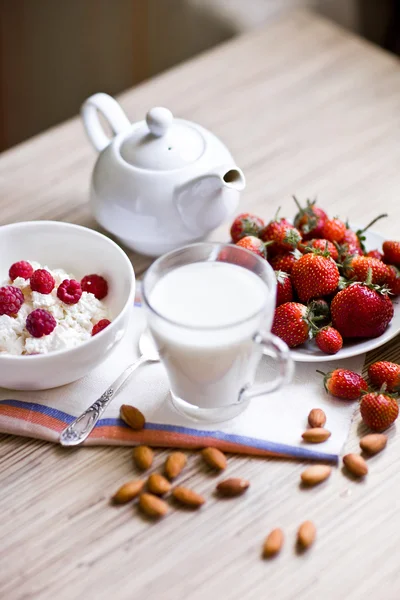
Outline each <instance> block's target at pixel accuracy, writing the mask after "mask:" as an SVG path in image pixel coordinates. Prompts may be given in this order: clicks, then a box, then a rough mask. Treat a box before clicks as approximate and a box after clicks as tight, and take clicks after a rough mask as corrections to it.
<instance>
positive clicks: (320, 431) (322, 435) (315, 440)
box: [301, 427, 331, 444]
mask: <svg viewBox="0 0 400 600" xmlns="http://www.w3.org/2000/svg"><path fill="white" fill-rule="evenodd" d="M301 437H302V438H303V440H304V441H305V442H308V443H309V444H320V443H321V442H325V441H326V440H327V439H328V438H329V437H331V432H330V431H328V430H327V429H324V428H323V427H313V428H312V429H307V430H306V431H305V432H304V433H303V435H302V436H301Z"/></svg>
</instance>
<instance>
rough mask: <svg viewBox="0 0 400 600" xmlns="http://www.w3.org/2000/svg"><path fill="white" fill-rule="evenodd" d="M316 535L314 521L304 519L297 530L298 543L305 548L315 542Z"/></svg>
mask: <svg viewBox="0 0 400 600" xmlns="http://www.w3.org/2000/svg"><path fill="white" fill-rule="evenodd" d="M316 535H317V530H316V528H315V525H314V523H313V522H312V521H304V523H302V524H301V525H300V527H299V529H298V532H297V544H298V545H299V546H300V548H303V549H304V550H305V549H306V548H309V547H310V546H311V545H312V544H313V542H314V540H315V536H316Z"/></svg>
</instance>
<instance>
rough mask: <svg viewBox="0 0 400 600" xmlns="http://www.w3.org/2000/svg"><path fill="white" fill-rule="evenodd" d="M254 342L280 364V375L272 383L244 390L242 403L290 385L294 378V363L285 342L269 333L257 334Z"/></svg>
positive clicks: (241, 396) (266, 354) (260, 332)
mask: <svg viewBox="0 0 400 600" xmlns="http://www.w3.org/2000/svg"><path fill="white" fill-rule="evenodd" d="M253 341H254V343H255V344H258V345H260V346H262V347H263V354H264V355H265V356H270V357H271V358H273V359H274V360H275V361H276V362H277V363H278V374H277V376H276V377H275V379H273V380H272V381H268V382H267V383H261V384H258V385H253V386H251V387H249V388H247V389H245V390H243V392H242V393H241V395H240V401H243V400H249V399H250V398H254V397H255V396H261V395H262V394H270V393H271V392H274V391H275V390H277V389H278V388H280V387H281V386H283V385H286V384H287V383H290V382H291V381H292V378H293V373H294V362H293V359H292V357H291V356H290V350H289V348H288V346H287V345H286V344H285V342H284V341H282V340H281V339H280V338H278V337H277V336H276V335H273V334H272V333H269V332H268V331H259V332H258V333H256V334H255V336H254V338H253Z"/></svg>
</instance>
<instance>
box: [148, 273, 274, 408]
mask: <svg viewBox="0 0 400 600" xmlns="http://www.w3.org/2000/svg"><path fill="white" fill-rule="evenodd" d="M149 300H150V304H151V306H152V307H153V309H155V311H156V312H157V313H158V314H159V315H161V316H162V317H164V318H160V317H158V316H156V315H155V314H154V313H150V314H149V326H150V328H151V331H152V333H153V336H154V339H155V340H156V343H157V346H158V348H159V351H160V355H161V357H162V360H163V362H164V364H165V366H166V368H167V371H168V375H169V379H170V384H171V391H172V393H173V395H174V396H175V397H176V398H178V399H182V400H184V401H186V402H188V403H190V404H193V405H195V406H197V407H200V408H218V407H222V406H226V405H230V404H234V403H235V402H237V400H238V398H239V395H240V392H241V390H242V389H243V388H245V387H247V386H248V385H250V384H252V383H253V381H254V377H255V371H256V368H257V365H258V362H259V360H260V357H261V347H260V346H259V345H257V344H255V343H254V342H253V341H252V338H253V336H254V334H255V333H256V332H257V331H258V330H260V329H264V330H267V331H270V328H271V323H272V318H273V312H274V305H275V289H273V290H269V289H268V287H267V285H266V284H265V283H264V282H263V280H262V279H261V278H260V277H258V276H257V275H255V274H254V273H252V272H251V271H249V270H247V269H245V268H243V267H240V266H236V265H232V264H229V263H224V262H199V263H192V264H188V265H184V266H181V267H178V268H176V269H175V270H173V271H170V272H168V273H167V274H166V275H165V276H164V277H163V278H162V279H160V280H159V281H158V282H157V283H156V285H155V286H154V288H153V290H152V291H151V293H150V298H149ZM165 319H167V320H165Z"/></svg>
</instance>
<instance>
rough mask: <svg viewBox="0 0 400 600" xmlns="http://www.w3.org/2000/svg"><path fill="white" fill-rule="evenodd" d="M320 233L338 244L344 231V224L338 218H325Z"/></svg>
mask: <svg viewBox="0 0 400 600" xmlns="http://www.w3.org/2000/svg"><path fill="white" fill-rule="evenodd" d="M321 233H322V237H323V238H325V239H326V240H329V241H330V242H337V243H338V244H340V242H341V241H342V240H343V238H344V234H345V233H346V225H345V224H344V223H343V221H341V220H340V219H327V220H326V221H325V223H324V225H323V227H322V230H321Z"/></svg>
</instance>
